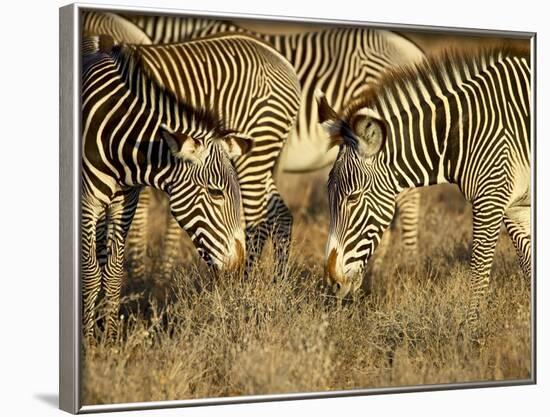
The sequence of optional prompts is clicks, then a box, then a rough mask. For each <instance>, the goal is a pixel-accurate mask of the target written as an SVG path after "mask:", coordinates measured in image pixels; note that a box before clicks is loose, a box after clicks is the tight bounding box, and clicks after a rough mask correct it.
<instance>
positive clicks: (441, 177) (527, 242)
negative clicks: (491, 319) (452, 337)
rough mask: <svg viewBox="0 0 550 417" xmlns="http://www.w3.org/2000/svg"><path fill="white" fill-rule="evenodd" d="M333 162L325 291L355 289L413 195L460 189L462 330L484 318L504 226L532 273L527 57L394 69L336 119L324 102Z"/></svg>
mask: <svg viewBox="0 0 550 417" xmlns="http://www.w3.org/2000/svg"><path fill="white" fill-rule="evenodd" d="M318 100H319V119H320V121H321V122H322V123H323V125H324V126H325V128H326V129H327V131H328V133H329V135H330V138H331V144H332V145H339V152H338V157H337V159H336V161H335V163H334V166H333V168H332V171H331V172H330V176H329V180H328V191H329V202H330V216H331V218H330V230H329V237H328V241H327V247H326V248H327V249H326V259H327V260H326V273H327V279H328V281H329V285H331V286H332V288H333V290H334V291H335V292H336V294H337V295H338V296H345V295H346V294H347V293H348V292H349V291H350V290H354V289H356V288H357V287H358V285H359V284H360V282H361V279H362V270H363V267H364V265H365V263H366V262H367V261H368V260H369V258H370V256H371V255H372V253H373V251H374V250H375V248H376V246H377V245H378V243H379V241H380V238H381V236H382V234H383V233H384V230H385V229H386V228H387V227H388V225H389V223H390V221H391V218H392V216H393V211H394V206H395V198H396V195H397V194H398V193H399V192H401V191H402V190H403V189H405V188H408V187H421V186H427V185H431V184H439V183H454V184H457V185H458V187H459V189H460V190H461V191H462V193H463V194H464V196H465V197H466V199H468V200H469V201H471V202H472V209H473V246H472V255H471V262H470V291H471V299H470V303H469V307H468V323H470V325H473V328H475V327H476V325H477V323H478V322H479V309H480V303H481V302H482V301H483V300H484V298H485V297H484V295H485V292H486V290H487V287H488V283H489V275H490V269H491V265H492V262H493V257H494V254H495V246H496V243H497V239H498V236H499V231H500V227H501V223H502V222H503V221H504V224H505V225H506V227H507V229H508V232H509V235H510V237H511V239H512V241H513V243H514V246H515V248H516V250H517V253H518V256H519V260H520V265H521V268H522V269H523V273H524V274H525V275H526V276H527V277H529V276H530V273H531V239H530V235H531V232H530V207H531V200H530V196H531V192H530V106H531V96H530V61H529V54H528V51H525V50H520V49H517V48H515V49H514V48H510V47H502V48H494V49H487V50H480V51H478V52H470V53H465V52H463V53H459V52H449V53H446V54H443V55H442V56H439V57H433V58H431V59H430V60H428V61H427V62H426V63H424V64H420V65H417V66H413V67H410V68H405V69H402V70H399V71H395V72H392V73H391V74H390V75H389V76H387V78H386V79H385V80H384V81H383V82H382V83H381V84H380V86H379V87H377V88H376V89H374V90H371V91H369V92H368V93H367V94H366V95H365V96H364V97H362V98H360V99H358V100H357V101H355V102H354V103H352V104H351V105H350V106H347V107H346V108H345V110H344V111H343V113H342V114H340V115H338V114H337V113H336V112H335V111H334V110H333V109H331V108H330V107H329V105H328V102H327V100H326V98H324V97H323V96H322V94H319V97H318Z"/></svg>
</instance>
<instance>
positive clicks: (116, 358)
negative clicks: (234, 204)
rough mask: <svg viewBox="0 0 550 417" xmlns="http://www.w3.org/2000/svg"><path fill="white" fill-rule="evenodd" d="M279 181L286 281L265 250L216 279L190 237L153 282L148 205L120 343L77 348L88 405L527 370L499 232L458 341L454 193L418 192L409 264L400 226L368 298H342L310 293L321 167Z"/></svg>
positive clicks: (154, 241)
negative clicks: (473, 321) (244, 273)
mask: <svg viewBox="0 0 550 417" xmlns="http://www.w3.org/2000/svg"><path fill="white" fill-rule="evenodd" d="M280 182H281V188H282V191H283V194H284V195H285V198H286V200H287V201H288V202H289V203H290V206H291V208H292V210H293V212H294V214H295V227H294V240H293V245H292V254H291V258H290V274H289V276H288V277H287V278H286V279H284V280H283V279H280V278H279V277H276V276H275V275H274V260H273V254H272V252H271V251H270V250H268V251H267V252H266V253H265V256H262V260H261V262H260V264H259V265H258V267H257V269H256V270H255V271H254V272H253V274H252V275H251V276H250V278H249V279H248V280H243V279H242V278H240V277H235V276H219V277H217V278H214V277H212V276H210V275H209V274H208V273H205V271H204V270H203V269H202V268H201V267H200V265H198V266H197V264H196V258H195V256H194V252H193V251H192V247H191V246H190V245H189V243H188V242H187V241H186V240H185V238H182V252H181V255H180V256H181V258H179V259H178V265H177V267H176V268H175V270H174V271H173V274H172V276H171V277H170V278H165V277H162V276H161V275H160V274H159V273H158V271H159V265H158V261H157V259H158V258H159V256H160V254H161V253H162V232H163V228H164V222H165V220H164V219H165V217H164V214H163V213H164V211H163V206H162V205H159V206H157V207H154V208H153V215H154V219H155V220H154V224H153V225H152V227H151V236H150V241H151V248H150V250H149V253H148V256H147V264H148V268H149V274H148V278H147V279H146V280H145V281H141V282H136V281H135V280H132V278H131V277H128V279H127V280H126V282H125V297H126V298H125V300H124V303H123V307H122V310H121V311H122V313H123V316H124V318H123V319H121V320H120V338H119V340H118V341H117V342H116V343H114V344H112V345H110V344H107V343H105V341H101V340H100V341H99V342H98V343H97V345H95V346H88V347H87V348H86V350H85V355H84V366H83V386H84V389H83V398H84V403H86V404H101V403H117V402H133V401H153V400H175V399H188V398H199V397H219V396H236V395H250V394H268V393H269V394H273V393H291V392H303V391H324V390H340V389H353V388H366V387H389V386H403V385H413V384H434V383H446V382H463V381H482V380H484V381H486V380H505V379H516V378H527V377H529V372H530V366H531V364H530V337H531V336H530V304H529V303H530V285H529V282H528V280H526V279H525V278H524V277H523V276H522V275H521V273H520V270H519V268H518V267H517V263H516V259H515V251H514V249H513V247H512V245H511V242H510V240H509V239H508V237H507V236H506V235H505V233H504V232H503V234H502V237H501V239H500V241H499V244H498V250H497V254H496V258H495V263H494V267H493V272H492V275H491V277H492V281H491V286H490V294H489V295H488V300H489V302H488V303H487V306H486V307H485V310H484V311H483V315H482V322H481V329H480V332H481V334H482V336H483V341H484V342H483V343H482V344H480V345H475V344H472V343H471V342H469V341H468V339H467V337H465V334H464V326H463V320H464V317H465V306H466V305H467V299H468V298H467V297H468V292H467V277H468V256H469V253H470V238H471V231H470V229H471V219H470V216H471V212H470V208H469V206H468V205H467V204H466V203H465V202H464V201H463V199H462V197H461V196H459V195H458V194H457V192H456V190H455V189H453V188H451V187H432V188H431V189H430V190H424V191H423V192H422V207H423V212H422V216H421V219H420V221H421V224H420V237H419V242H420V256H419V258H418V259H417V261H416V263H415V264H414V265H410V264H405V262H404V261H403V259H404V256H403V253H402V249H401V247H400V244H399V230H398V229H397V230H395V231H394V234H393V235H392V236H393V238H392V240H391V242H390V243H389V244H390V247H389V249H388V252H387V257H386V259H384V260H383V264H382V265H383V267H382V268H381V271H382V272H380V273H378V275H377V276H376V277H375V278H374V283H373V287H372V293H371V294H370V295H368V296H367V295H365V294H364V293H360V294H358V295H356V296H355V297H354V299H353V300H351V301H348V302H344V303H338V302H335V300H334V299H332V298H331V297H327V296H326V295H325V294H324V293H323V292H322V291H321V290H320V289H319V284H320V282H321V279H322V263H323V255H324V245H325V239H326V233H327V225H328V217H327V207H326V195H325V185H324V175H323V174H321V175H316V176H313V175H311V176H303V177H301V178H300V179H297V178H296V177H293V176H290V175H286V176H283V177H282V178H281V181H280ZM308 184H310V185H308ZM304 190H305V191H304ZM297 191H299V192H297Z"/></svg>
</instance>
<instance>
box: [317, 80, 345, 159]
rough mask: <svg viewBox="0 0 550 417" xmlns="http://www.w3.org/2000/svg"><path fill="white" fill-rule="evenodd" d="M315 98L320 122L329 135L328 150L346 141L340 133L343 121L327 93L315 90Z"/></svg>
mask: <svg viewBox="0 0 550 417" xmlns="http://www.w3.org/2000/svg"><path fill="white" fill-rule="evenodd" d="M315 99H316V100H317V114H318V117H319V123H321V124H322V125H323V127H324V129H325V131H326V132H327V134H328V136H329V144H328V148H327V150H329V149H331V148H332V147H334V146H339V145H341V144H342V143H344V140H343V138H342V135H341V134H340V128H341V126H342V122H341V121H340V119H339V117H338V114H337V113H336V111H335V110H334V109H333V108H332V107H330V105H329V104H328V101H327V98H326V97H325V93H323V92H322V91H321V90H315Z"/></svg>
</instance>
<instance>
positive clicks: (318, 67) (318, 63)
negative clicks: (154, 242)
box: [124, 14, 425, 267]
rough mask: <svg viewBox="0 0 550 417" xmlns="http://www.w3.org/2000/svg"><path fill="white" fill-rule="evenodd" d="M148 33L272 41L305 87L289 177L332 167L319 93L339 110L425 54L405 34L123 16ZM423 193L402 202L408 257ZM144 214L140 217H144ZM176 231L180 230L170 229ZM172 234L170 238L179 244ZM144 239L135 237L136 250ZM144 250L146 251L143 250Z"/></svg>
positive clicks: (289, 150) (410, 193)
mask: <svg viewBox="0 0 550 417" xmlns="http://www.w3.org/2000/svg"><path fill="white" fill-rule="evenodd" d="M124 17H125V18H127V19H128V20H129V21H130V22H132V23H133V24H135V25H136V26H138V27H139V28H140V29H141V30H143V31H144V32H145V33H146V34H147V36H148V37H149V38H150V39H151V40H152V42H153V43H172V42H181V41H184V40H187V39H193V38H200V37H203V36H209V35H212V34H215V33H221V32H247V33H251V34H252V35H253V36H256V37H258V38H261V39H263V40H265V41H266V42H269V43H271V44H272V45H273V46H274V47H275V49H277V50H278V51H279V52H280V53H281V54H282V55H283V56H284V57H285V58H286V59H287V60H288V61H289V62H290V63H291V64H292V65H293V67H294V69H295V71H296V73H297V75H298V78H299V81H300V85H301V105H300V109H299V113H298V118H297V122H296V125H295V127H294V129H293V130H292V131H291V134H290V137H289V139H288V141H287V143H286V145H285V147H284V148H283V154H282V156H281V160H280V162H279V167H278V169H279V170H282V171H285V172H290V173H304V172H310V171H315V170H318V169H321V168H324V167H326V166H329V165H330V164H332V163H333V162H334V160H335V158H336V152H335V150H334V149H333V150H328V149H327V147H326V134H325V132H324V130H323V129H322V127H321V126H319V124H318V123H317V106H316V102H315V100H314V92H315V90H316V89H321V90H323V91H325V93H326V94H327V96H328V99H329V100H330V101H331V102H332V103H333V106H334V107H335V108H336V109H340V108H342V106H343V105H344V103H346V102H348V101H350V100H353V99H355V98H357V97H359V96H361V94H363V93H364V92H365V90H367V89H368V88H370V87H372V86H373V85H374V84H376V82H377V81H378V80H380V79H381V78H382V76H383V75H384V73H385V72H386V71H388V69H390V68H392V67H395V66H401V65H408V64H414V63H419V62H421V61H423V60H424V59H425V55H424V53H423V52H422V50H421V49H420V48H419V47H417V46H416V45H415V44H414V43H413V42H411V41H410V40H408V39H406V38H405V37H403V36H402V35H398V34H396V33H393V32H390V31H384V30H373V29H367V28H339V27H333V28H329V29H323V30H317V31H307V32H300V33H294V34H279V35H270V34H261V33H254V32H250V31H246V30H245V29H243V28H241V27H239V26H237V25H235V24H232V23H231V22H228V21H222V20H211V19H203V18H196V17H181V16H173V15H172V16H147V15H135V14H132V15H124ZM419 200H420V195H419V192H418V190H417V189H414V188H410V189H406V190H404V191H403V193H402V194H401V195H400V196H399V198H398V203H397V206H398V212H399V219H400V222H401V229H402V241H403V245H404V247H405V250H406V254H407V258H408V259H409V260H410V259H414V258H416V255H417V248H418V232H417V229H418V214H419ZM139 214H140V218H141V217H144V214H141V213H139ZM171 230H172V231H174V230H177V229H173V228H172V229H171ZM172 235H173V233H170V232H169V233H168V235H167V236H168V237H167V239H170V240H172V241H173V242H175V239H174V238H173V236H172ZM138 241H143V240H141V239H139V238H138V235H136V239H135V242H136V244H135V247H136V248H138V247H139V243H137V242H138ZM388 242H389V239H388V238H386V239H385V240H384V241H383V243H384V245H381V247H380V248H379V250H378V254H379V256H378V257H377V260H376V262H375V267H379V263H380V262H381V260H382V259H383V258H384V253H385V251H386V250H387V244H388ZM141 250H143V249H141Z"/></svg>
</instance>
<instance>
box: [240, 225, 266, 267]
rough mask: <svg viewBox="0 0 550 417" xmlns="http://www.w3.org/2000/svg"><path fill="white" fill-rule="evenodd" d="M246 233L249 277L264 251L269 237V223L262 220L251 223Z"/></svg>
mask: <svg viewBox="0 0 550 417" xmlns="http://www.w3.org/2000/svg"><path fill="white" fill-rule="evenodd" d="M245 234H246V252H247V255H246V267H245V276H246V277H248V276H249V275H250V273H251V271H252V268H253V267H254V264H255V263H256V260H257V259H258V258H259V257H260V254H261V253H262V251H263V249H264V246H265V242H266V240H267V237H268V228H267V223H266V222H265V221H262V222H260V223H258V224H254V225H249V226H247V227H246V229H245Z"/></svg>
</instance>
